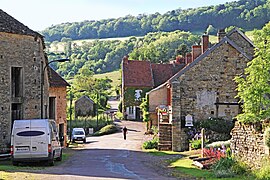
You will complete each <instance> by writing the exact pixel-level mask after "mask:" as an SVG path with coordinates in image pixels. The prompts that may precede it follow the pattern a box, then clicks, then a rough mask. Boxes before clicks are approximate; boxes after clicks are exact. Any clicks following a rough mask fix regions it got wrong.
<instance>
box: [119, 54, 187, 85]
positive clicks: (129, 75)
mask: <svg viewBox="0 0 270 180" xmlns="http://www.w3.org/2000/svg"><path fill="white" fill-rule="evenodd" d="M183 67H184V65H183V64H181V65H174V64H154V63H150V62H149V61H137V60H126V59H125V60H124V61H123V81H124V82H123V83H124V86H125V87H157V86H159V85H160V84H162V83H164V82H165V81H167V80H168V79H169V78H171V77H172V76H173V75H174V74H176V73H177V72H178V71H180V70H181V69H182V68H183Z"/></svg>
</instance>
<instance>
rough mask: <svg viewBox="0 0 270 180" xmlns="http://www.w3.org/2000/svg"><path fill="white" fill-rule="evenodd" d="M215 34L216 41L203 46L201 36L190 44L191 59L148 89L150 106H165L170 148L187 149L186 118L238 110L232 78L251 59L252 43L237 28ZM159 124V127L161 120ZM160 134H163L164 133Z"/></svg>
mask: <svg viewBox="0 0 270 180" xmlns="http://www.w3.org/2000/svg"><path fill="white" fill-rule="evenodd" d="M218 38H219V42H218V43H217V44H215V45H214V46H212V47H211V48H205V47H207V46H208V41H207V38H206V37H203V38H202V46H198V45H196V46H193V47H192V61H191V63H190V64H188V65H187V66H186V67H185V68H183V69H182V70H180V71H179V72H178V73H177V74H175V75H174V76H173V77H171V78H170V79H169V80H168V81H167V82H166V83H164V84H162V85H160V86H159V87H157V88H155V89H153V90H152V91H150V92H149V102H150V103H152V104H150V106H156V105H157V104H159V103H163V104H164V103H165V105H167V106H168V109H169V111H168V114H169V117H170V118H169V121H168V122H169V124H170V125H171V134H170V135H171V136H170V138H171V139H166V144H167V145H171V149H172V150H174V151H183V150H187V149H188V141H187V136H186V134H185V131H184V130H185V128H186V127H185V124H186V120H187V119H190V118H191V119H192V120H193V121H199V120H204V119H208V118H209V117H221V118H224V119H229V120H232V119H233V118H234V117H235V116H236V115H237V114H239V112H241V106H240V104H239V102H238V99H236V98H235V96H236V95H237V92H236V83H235V82H234V80H233V79H234V78H235V76H236V75H240V74H243V72H244V69H245V68H246V66H247V63H248V62H249V61H251V60H252V58H253V53H254V45H253V43H252V42H251V41H250V40H249V39H248V38H247V36H245V34H244V33H242V32H241V31H240V30H238V29H233V30H232V31H230V32H229V33H228V34H226V33H225V31H220V32H219V34H218ZM154 94H159V96H163V98H164V99H163V102H162V101H161V102H155V101H157V100H156V99H155V96H154ZM166 99H167V100H166ZM153 102H155V104H154V103H153ZM166 102H167V103H166ZM159 124H160V127H162V123H160V122H159ZM160 136H166V133H164V134H160ZM168 141H170V142H171V143H168ZM161 146H162V142H161Z"/></svg>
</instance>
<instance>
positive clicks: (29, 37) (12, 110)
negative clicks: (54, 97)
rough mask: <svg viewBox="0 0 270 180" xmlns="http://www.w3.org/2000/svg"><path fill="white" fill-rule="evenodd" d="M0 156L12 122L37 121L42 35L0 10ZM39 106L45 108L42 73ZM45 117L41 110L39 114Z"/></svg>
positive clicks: (42, 49)
mask: <svg viewBox="0 0 270 180" xmlns="http://www.w3.org/2000/svg"><path fill="white" fill-rule="evenodd" d="M0 22H1V23H0V63H1V66H0V82H1V83H0V102H1V103H0V153H1V152H5V151H7V150H8V147H9V144H10V134H11V129H12V124H13V121H14V120H15V119H35V118H41V112H42V111H41V108H44V107H45V106H43V107H42V105H41V83H42V80H43V78H42V77H41V72H42V70H43V66H44V65H45V64H46V63H47V59H46V58H45V54H44V48H45V45H44V40H43V37H42V35H40V34H39V33H37V32H35V31H32V30H31V29H29V28H28V27H27V26H25V25H23V24H22V23H20V22H19V21H17V20H16V19H14V18H13V17H11V16H10V15H8V14H7V13H6V12H4V11H3V10H1V9H0ZM43 95H44V98H43V100H44V101H43V102H44V103H43V104H44V105H46V106H47V105H48V78H47V75H46V73H45V78H44V91H43ZM43 113H44V114H45V109H44V110H43Z"/></svg>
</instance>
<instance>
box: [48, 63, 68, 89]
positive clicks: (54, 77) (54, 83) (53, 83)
mask: <svg viewBox="0 0 270 180" xmlns="http://www.w3.org/2000/svg"><path fill="white" fill-rule="evenodd" d="M48 69H49V70H48V73H49V83H50V87H66V86H70V84H69V83H68V82H67V81H66V80H64V79H63V78H62V77H61V76H60V75H59V74H58V73H57V72H55V71H54V70H53V69H52V68H51V67H49V68H48Z"/></svg>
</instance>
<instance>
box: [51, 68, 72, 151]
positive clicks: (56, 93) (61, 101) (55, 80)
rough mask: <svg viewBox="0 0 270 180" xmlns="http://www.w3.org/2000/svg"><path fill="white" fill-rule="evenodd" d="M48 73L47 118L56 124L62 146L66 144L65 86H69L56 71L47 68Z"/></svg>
mask: <svg viewBox="0 0 270 180" xmlns="http://www.w3.org/2000/svg"><path fill="white" fill-rule="evenodd" d="M48 75H49V109H48V117H49V119H55V121H56V124H57V125H58V130H59V137H60V142H61V145H62V146H67V139H68V138H67V113H66V109H67V87H68V86H70V85H69V83H67V82H66V81H65V80H64V79H63V78H62V77H61V76H60V75H59V74H58V73H57V72H55V71H54V70H53V69H52V68H48Z"/></svg>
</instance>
